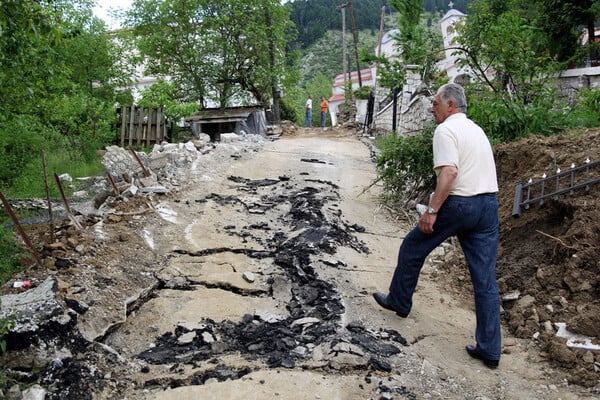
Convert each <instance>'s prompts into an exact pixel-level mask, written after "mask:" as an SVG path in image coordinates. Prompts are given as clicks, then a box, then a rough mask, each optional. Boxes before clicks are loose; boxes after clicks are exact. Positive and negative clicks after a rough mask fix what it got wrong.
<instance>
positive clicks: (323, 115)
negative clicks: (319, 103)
mask: <svg viewBox="0 0 600 400" xmlns="http://www.w3.org/2000/svg"><path fill="white" fill-rule="evenodd" d="M326 121H327V111H321V128H325V122H326Z"/></svg>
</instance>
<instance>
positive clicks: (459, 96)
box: [437, 83, 467, 113]
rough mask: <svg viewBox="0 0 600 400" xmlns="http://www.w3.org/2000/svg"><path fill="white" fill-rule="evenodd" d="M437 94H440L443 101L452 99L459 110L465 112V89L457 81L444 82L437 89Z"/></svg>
mask: <svg viewBox="0 0 600 400" xmlns="http://www.w3.org/2000/svg"><path fill="white" fill-rule="evenodd" d="M437 92H438V94H441V96H440V97H441V99H442V100H443V101H446V102H447V101H448V100H453V101H454V103H455V104H456V108H458V109H459V110H460V111H461V112H463V113H466V112H467V97H466V96H465V89H463V87H462V86H460V85H459V84H457V83H446V84H445V85H442V86H441V87H440V88H439V89H438V91H437Z"/></svg>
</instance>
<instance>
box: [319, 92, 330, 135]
mask: <svg viewBox="0 0 600 400" xmlns="http://www.w3.org/2000/svg"><path fill="white" fill-rule="evenodd" d="M328 110H329V103H328V102H327V100H326V99H325V96H321V108H320V110H319V111H321V128H325V122H326V121H327V111H328Z"/></svg>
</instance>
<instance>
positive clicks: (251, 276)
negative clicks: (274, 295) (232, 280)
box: [242, 271, 255, 283]
mask: <svg viewBox="0 0 600 400" xmlns="http://www.w3.org/2000/svg"><path fill="white" fill-rule="evenodd" d="M242 277H243V278H244V280H245V281H246V282H249V283H252V282H254V280H255V278H254V274H253V273H252V272H250V271H246V272H244V273H243V275H242Z"/></svg>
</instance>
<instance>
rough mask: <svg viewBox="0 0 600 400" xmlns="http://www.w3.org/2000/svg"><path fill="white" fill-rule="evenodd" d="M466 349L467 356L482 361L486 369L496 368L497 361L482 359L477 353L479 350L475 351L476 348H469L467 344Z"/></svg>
mask: <svg viewBox="0 0 600 400" xmlns="http://www.w3.org/2000/svg"><path fill="white" fill-rule="evenodd" d="M466 349H467V353H469V355H470V356H471V357H473V358H476V359H478V360H481V361H483V363H484V364H485V366H486V367H488V368H492V369H495V368H498V360H492V359H489V358H486V357H484V356H483V355H482V354H481V353H480V352H479V350H477V347H475V346H471V345H470V344H469V345H467V347H466Z"/></svg>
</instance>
